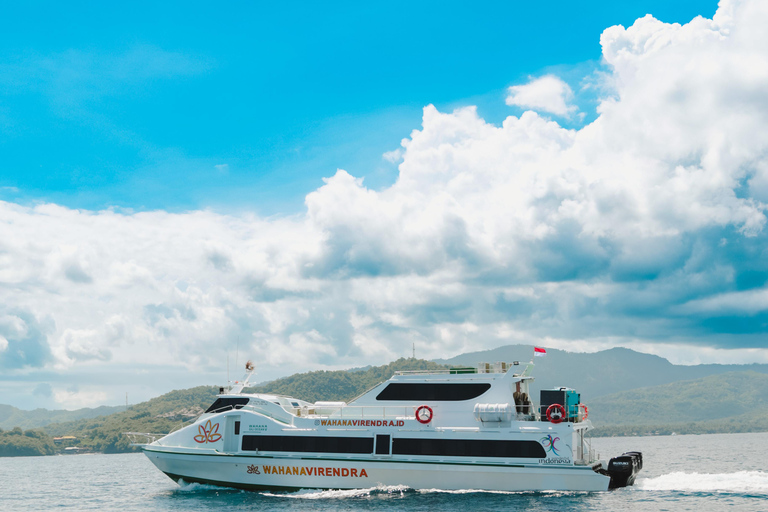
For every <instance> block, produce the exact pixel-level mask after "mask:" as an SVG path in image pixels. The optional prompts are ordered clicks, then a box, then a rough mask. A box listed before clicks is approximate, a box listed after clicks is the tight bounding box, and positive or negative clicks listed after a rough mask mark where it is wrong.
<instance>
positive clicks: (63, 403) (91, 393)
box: [53, 389, 108, 410]
mask: <svg viewBox="0 0 768 512" xmlns="http://www.w3.org/2000/svg"><path fill="white" fill-rule="evenodd" d="M53 398H54V400H55V401H56V403H57V404H58V405H59V406H60V407H62V408H64V409H69V410H75V409H82V408H83V407H98V406H100V405H104V403H105V401H106V400H107V398H108V395H107V393H105V392H104V391H96V390H94V389H87V390H83V391H80V390H72V389H54V390H53Z"/></svg>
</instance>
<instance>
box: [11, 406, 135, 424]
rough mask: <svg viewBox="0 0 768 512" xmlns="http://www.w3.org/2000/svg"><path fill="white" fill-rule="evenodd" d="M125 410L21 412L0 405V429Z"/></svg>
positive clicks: (103, 414) (59, 421) (99, 408)
mask: <svg viewBox="0 0 768 512" xmlns="http://www.w3.org/2000/svg"><path fill="white" fill-rule="evenodd" d="M122 410H125V407H122V406H117V407H109V406H106V405H104V406H101V407H96V408H95V409H88V408H85V409H78V410H76V411H65V410H53V411H51V410H48V409H35V410H32V411H23V410H21V409H17V408H16V407H13V406H10V405H0V429H11V428H14V427H20V428H22V429H33V428H40V427H44V426H46V425H49V424H51V423H62V422H65V421H76V420H81V419H87V418H95V417H97V416H106V415H109V414H113V413H115V412H117V411H122Z"/></svg>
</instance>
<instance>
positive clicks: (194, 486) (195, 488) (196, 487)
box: [174, 480, 243, 492]
mask: <svg viewBox="0 0 768 512" xmlns="http://www.w3.org/2000/svg"><path fill="white" fill-rule="evenodd" d="M178 484H179V487H178V488H176V489H174V490H175V491H176V492H201V491H232V492H243V491H240V490H239V489H233V488H231V487H219V486H217V485H208V484H198V483H194V482H190V483H187V482H185V481H184V480H180V481H179V482H178Z"/></svg>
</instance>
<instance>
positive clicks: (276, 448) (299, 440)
mask: <svg viewBox="0 0 768 512" xmlns="http://www.w3.org/2000/svg"><path fill="white" fill-rule="evenodd" d="M242 446H243V451H256V450H258V451H260V452H316V453H368V454H370V453H372V452H373V438H372V437H320V436H247V435H246V436H243V445H242Z"/></svg>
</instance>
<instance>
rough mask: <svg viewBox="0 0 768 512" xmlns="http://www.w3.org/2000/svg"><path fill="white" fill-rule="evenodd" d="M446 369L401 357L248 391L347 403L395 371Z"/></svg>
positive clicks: (279, 381) (296, 377)
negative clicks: (366, 366)
mask: <svg viewBox="0 0 768 512" xmlns="http://www.w3.org/2000/svg"><path fill="white" fill-rule="evenodd" d="M445 368H446V367H445V366H443V365H440V364H437V363H434V362H432V361H425V360H423V359H413V358H410V359H405V358H401V359H398V360H397V361H394V362H391V363H389V364H387V365H384V366H372V367H368V368H364V369H354V370H337V371H320V372H309V373H297V374H295V375H291V376H290V377H284V378H282V379H277V380H274V381H271V382H266V383H263V384H260V385H258V386H255V387H253V388H248V389H247V390H246V391H248V392H253V393H276V394H278V395H289V396H292V397H295V398H300V399H302V400H306V401H308V402H316V401H318V400H331V401H335V400H343V401H345V402H348V401H350V400H352V399H353V398H355V397H357V396H359V395H362V394H363V393H365V392H366V391H368V390H369V389H371V388H372V387H374V386H375V385H376V384H379V383H380V382H383V381H385V380H387V379H389V378H390V377H392V375H394V374H395V372H396V371H413V370H439V369H445Z"/></svg>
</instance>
